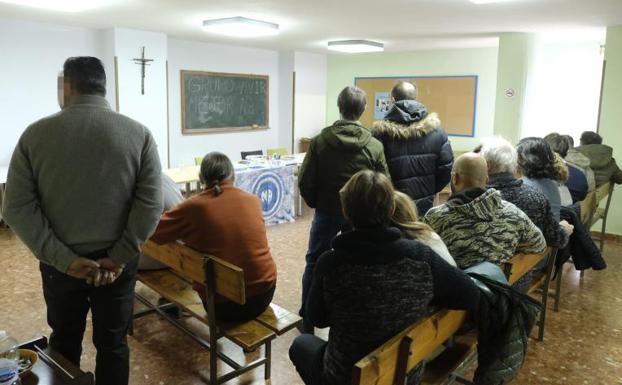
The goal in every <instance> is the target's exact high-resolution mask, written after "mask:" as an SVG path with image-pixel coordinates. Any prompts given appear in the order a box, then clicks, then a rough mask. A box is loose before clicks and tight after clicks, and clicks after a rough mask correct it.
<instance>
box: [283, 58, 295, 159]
mask: <svg viewBox="0 0 622 385" xmlns="http://www.w3.org/2000/svg"><path fill="white" fill-rule="evenodd" d="M295 64H296V59H295V54H294V52H293V51H283V52H279V99H280V101H279V145H280V146H282V147H285V148H287V151H289V152H297V151H295V148H293V147H292V141H293V140H294V138H293V136H294V132H293V131H294V119H293V111H292V109H293V108H294V105H293V104H294V72H295V71H296V67H295ZM294 147H295V146H294Z"/></svg>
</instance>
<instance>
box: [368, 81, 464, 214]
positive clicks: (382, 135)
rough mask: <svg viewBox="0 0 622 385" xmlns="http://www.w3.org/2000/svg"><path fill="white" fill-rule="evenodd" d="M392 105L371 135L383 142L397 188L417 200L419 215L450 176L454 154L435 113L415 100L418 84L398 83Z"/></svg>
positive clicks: (392, 96) (392, 92)
mask: <svg viewBox="0 0 622 385" xmlns="http://www.w3.org/2000/svg"><path fill="white" fill-rule="evenodd" d="M391 98H392V99H393V101H394V104H393V107H392V108H391V110H389V112H388V113H387V115H386V116H385V120H382V121H379V122H375V123H374V126H373V128H372V134H373V135H374V136H375V137H376V138H377V139H378V140H380V141H381V142H382V144H383V145H384V153H385V157H386V159H387V164H388V166H389V172H390V173H391V177H392V179H393V184H394V185H395V188H396V189H397V190H399V191H401V192H403V193H405V194H407V195H408V196H410V197H411V198H412V199H413V200H415V201H416V203H417V209H418V210H419V215H421V216H423V215H425V213H426V212H427V211H428V210H429V209H430V207H432V203H433V201H434V195H435V194H436V193H438V192H439V191H441V190H442V189H443V188H444V187H445V186H446V185H447V184H448V183H449V180H450V178H451V167H452V165H453V161H454V156H453V152H452V150H451V144H450V143H449V140H448V139H447V134H446V133H445V131H444V130H443V129H442V128H441V121H440V119H439V118H438V115H437V114H436V113H430V114H428V110H427V109H426V107H425V106H424V105H423V104H421V103H419V102H418V101H416V100H415V99H416V98H417V87H416V86H415V85H414V84H412V83H409V82H399V83H397V84H396V85H395V86H394V87H393V90H391Z"/></svg>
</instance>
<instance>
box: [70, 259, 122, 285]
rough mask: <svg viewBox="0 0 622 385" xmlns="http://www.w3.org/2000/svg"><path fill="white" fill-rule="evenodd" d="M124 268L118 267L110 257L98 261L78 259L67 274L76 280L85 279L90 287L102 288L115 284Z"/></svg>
mask: <svg viewBox="0 0 622 385" xmlns="http://www.w3.org/2000/svg"><path fill="white" fill-rule="evenodd" d="M123 268H124V266H123V265H121V266H119V265H117V264H116V263H114V262H113V261H112V259H110V258H108V257H106V258H100V259H98V260H96V261H94V260H92V259H88V258H84V257H78V258H76V259H74V260H73V262H72V263H71V265H69V269H67V272H66V273H67V275H70V276H72V277H74V278H78V279H84V280H85V281H86V283H88V284H89V285H93V286H95V287H100V286H105V285H110V284H111V283H113V282H114V281H115V280H116V279H117V278H119V276H120V275H121V273H123Z"/></svg>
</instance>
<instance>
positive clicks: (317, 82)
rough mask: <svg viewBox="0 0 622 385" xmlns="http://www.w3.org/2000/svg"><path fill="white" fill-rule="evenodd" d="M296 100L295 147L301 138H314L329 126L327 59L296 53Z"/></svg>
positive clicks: (296, 148) (322, 56)
mask: <svg viewBox="0 0 622 385" xmlns="http://www.w3.org/2000/svg"><path fill="white" fill-rule="evenodd" d="M294 56H295V70H296V96H295V112H296V113H295V118H294V147H295V149H294V150H295V152H298V143H299V142H300V138H304V137H309V138H312V137H314V136H315V135H317V134H319V132H320V131H321V130H322V128H324V127H325V126H326V80H327V79H326V76H327V59H326V55H323V54H313V53H306V52H296V53H295V55H294Z"/></svg>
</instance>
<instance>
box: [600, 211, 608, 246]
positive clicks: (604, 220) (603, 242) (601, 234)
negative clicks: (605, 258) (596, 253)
mask: <svg viewBox="0 0 622 385" xmlns="http://www.w3.org/2000/svg"><path fill="white" fill-rule="evenodd" d="M602 220H603V227H602V228H601V230H600V252H601V253H602V252H603V251H604V250H605V229H606V228H607V215H605V216H604V217H603V219H602Z"/></svg>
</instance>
